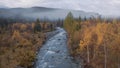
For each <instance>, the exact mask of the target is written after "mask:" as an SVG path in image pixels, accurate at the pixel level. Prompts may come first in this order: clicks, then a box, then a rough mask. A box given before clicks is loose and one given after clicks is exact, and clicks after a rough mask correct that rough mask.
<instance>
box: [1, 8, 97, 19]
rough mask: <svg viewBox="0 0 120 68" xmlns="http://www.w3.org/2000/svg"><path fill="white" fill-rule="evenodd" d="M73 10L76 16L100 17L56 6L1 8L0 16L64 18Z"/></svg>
mask: <svg viewBox="0 0 120 68" xmlns="http://www.w3.org/2000/svg"><path fill="white" fill-rule="evenodd" d="M69 12H72V13H73V15H74V17H79V16H81V17H92V16H94V17H98V16H99V14H98V13H92V12H84V11H78V10H68V9H56V8H45V7H32V8H7V9H6V8H5V9H4V8H1V9H0V17H4V18H31V19H36V18H40V19H44V18H48V19H52V20H54V19H58V18H60V19H64V18H65V17H66V15H67V14H68V13H69Z"/></svg>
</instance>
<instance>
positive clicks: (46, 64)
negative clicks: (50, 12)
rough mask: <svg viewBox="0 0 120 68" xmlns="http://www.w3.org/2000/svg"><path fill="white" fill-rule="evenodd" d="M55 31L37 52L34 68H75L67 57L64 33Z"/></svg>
mask: <svg viewBox="0 0 120 68" xmlns="http://www.w3.org/2000/svg"><path fill="white" fill-rule="evenodd" d="M56 31H57V34H56V35H54V36H53V37H51V38H50V39H49V40H47V41H46V43H45V44H44V45H43V47H42V48H41V49H40V50H39V52H38V55H37V61H36V66H35V68H76V64H75V63H73V62H72V59H71V57H70V56H69V52H68V48H67V33H66V31H65V30H64V29H62V28H57V30H56Z"/></svg>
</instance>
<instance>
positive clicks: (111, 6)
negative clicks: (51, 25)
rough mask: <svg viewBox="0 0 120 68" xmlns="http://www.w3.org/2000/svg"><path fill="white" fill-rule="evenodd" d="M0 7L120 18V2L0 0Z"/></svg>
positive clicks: (110, 0) (117, 0)
mask: <svg viewBox="0 0 120 68" xmlns="http://www.w3.org/2000/svg"><path fill="white" fill-rule="evenodd" d="M0 6H7V7H10V8H14V7H33V6H42V7H52V8H63V9H74V10H83V11H87V12H97V13H100V14H102V15H114V16H120V13H119V12H120V7H119V6H120V0H1V1H0Z"/></svg>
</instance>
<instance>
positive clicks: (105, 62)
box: [104, 45, 107, 68]
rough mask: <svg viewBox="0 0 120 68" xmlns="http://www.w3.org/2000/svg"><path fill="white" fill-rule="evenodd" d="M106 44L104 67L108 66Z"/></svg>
mask: <svg viewBox="0 0 120 68" xmlns="http://www.w3.org/2000/svg"><path fill="white" fill-rule="evenodd" d="M106 51H107V50H106V45H104V58H105V59H104V68H107V52H106Z"/></svg>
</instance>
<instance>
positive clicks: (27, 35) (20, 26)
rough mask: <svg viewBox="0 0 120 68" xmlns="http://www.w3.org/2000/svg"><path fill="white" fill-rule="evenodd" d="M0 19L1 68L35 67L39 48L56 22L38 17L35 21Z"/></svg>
mask: <svg viewBox="0 0 120 68" xmlns="http://www.w3.org/2000/svg"><path fill="white" fill-rule="evenodd" d="M2 20H3V19H1V20H0V68H19V67H22V68H33V66H34V64H33V62H34V61H35V57H36V52H37V50H38V49H39V48H40V47H41V46H42V45H43V44H44V42H45V40H46V33H47V32H49V31H53V30H54V29H55V27H54V24H52V23H49V22H46V23H43V22H41V21H40V20H39V19H37V20H36V21H35V22H33V23H17V22H15V23H14V22H13V21H11V23H10V22H7V21H9V20H8V19H7V20H3V21H2ZM4 22H5V23H4Z"/></svg>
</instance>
